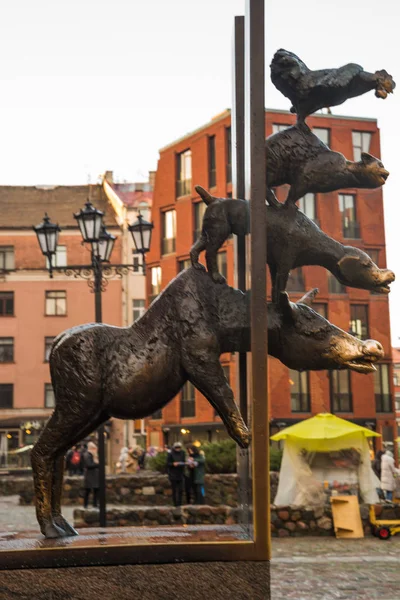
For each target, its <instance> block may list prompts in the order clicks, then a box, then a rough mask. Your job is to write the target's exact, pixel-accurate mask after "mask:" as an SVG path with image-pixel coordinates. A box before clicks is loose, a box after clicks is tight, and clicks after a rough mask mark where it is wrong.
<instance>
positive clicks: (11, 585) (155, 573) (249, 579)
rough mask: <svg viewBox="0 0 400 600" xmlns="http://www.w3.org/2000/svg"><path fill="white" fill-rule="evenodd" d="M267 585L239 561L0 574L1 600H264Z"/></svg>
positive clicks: (265, 566) (258, 571)
mask: <svg viewBox="0 0 400 600" xmlns="http://www.w3.org/2000/svg"><path fill="white" fill-rule="evenodd" d="M171 552H173V548H171ZM269 581H270V573H269V562H244V561H243V562H240V561H239V562H210V563H185V564H163V565H125V566H113V567H78V568H67V569H32V570H31V569H27V570H16V571H3V572H1V573H0V582H1V584H0V589H1V597H2V598H7V600H13V599H14V598H15V600H46V599H48V600H50V599H51V600H99V598H107V599H108V600H114V599H115V600H117V599H118V600H132V598H140V599H141V600H204V598H212V599H213V600H269V599H270V597H271V596H270V591H269Z"/></svg>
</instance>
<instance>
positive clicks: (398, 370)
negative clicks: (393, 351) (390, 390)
mask: <svg viewBox="0 0 400 600" xmlns="http://www.w3.org/2000/svg"><path fill="white" fill-rule="evenodd" d="M393 385H395V386H398V385H400V364H399V363H394V365H393Z"/></svg>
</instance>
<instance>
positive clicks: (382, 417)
mask: <svg viewBox="0 0 400 600" xmlns="http://www.w3.org/2000/svg"><path fill="white" fill-rule="evenodd" d="M230 119H231V117H230V112H229V111H226V112H224V113H222V114H220V115H218V116H217V117H215V118H214V119H212V120H211V121H210V122H209V123H207V124H205V125H204V126H203V127H200V128H199V129H197V130H196V131H194V132H192V133H190V134H188V135H186V136H184V137H183V138H181V139H179V140H177V141H175V142H173V143H171V144H170V145H168V146H166V147H165V148H162V149H161V150H160V158H159V162H158V169H157V173H156V180H155V189H154V196H153V211H152V212H153V222H154V225H155V228H154V231H153V241H152V248H151V251H150V253H149V255H148V266H149V269H148V274H147V294H148V298H149V300H150V301H151V299H152V298H153V297H155V296H156V295H157V294H159V292H160V291H161V290H162V289H163V288H164V287H165V286H166V285H167V283H168V282H169V281H170V280H171V279H172V278H173V277H175V275H176V274H177V273H178V272H179V270H180V269H182V268H185V267H186V266H187V265H188V258H189V250H190V247H191V245H192V244H193V242H194V240H195V239H197V237H198V235H199V231H200V229H201V219H202V214H203V212H204V209H205V205H204V203H203V202H202V201H201V200H200V198H199V197H198V195H197V194H196V192H195V189H194V186H195V185H197V184H199V185H202V186H203V187H205V188H207V189H209V190H210V191H211V193H213V194H214V195H216V196H220V197H227V196H231V193H232V182H231V129H230V125H231V122H230ZM293 123H294V116H293V115H291V114H290V113H288V112H286V111H272V110H267V111H266V120H265V134H266V136H268V135H270V134H271V133H273V132H276V131H279V130H280V129H282V128H285V127H287V126H289V125H291V124H293ZM308 124H309V125H310V127H312V129H313V130H314V133H316V134H317V135H318V136H319V137H320V138H321V139H322V140H323V141H324V142H325V143H327V144H328V145H329V146H330V147H331V149H332V150H335V151H339V152H342V153H343V154H344V155H345V156H346V157H347V158H348V159H350V160H359V159H360V155H361V152H362V151H367V152H370V153H371V154H373V155H374V156H376V157H380V139H379V129H378V126H377V122H376V120H374V119H363V118H357V119H356V118H350V117H341V116H334V115H327V114H316V115H314V116H312V117H310V118H309V119H308ZM285 194H286V190H285V189H284V188H283V187H282V188H280V189H279V190H278V197H279V198H280V199H283V198H284V197H285ZM299 207H300V208H301V210H303V211H304V212H306V214H307V215H308V216H309V217H310V218H312V219H314V220H315V221H316V222H318V224H319V225H320V227H321V229H323V231H325V232H326V233H327V234H328V235H330V236H332V237H333V238H335V239H337V240H339V241H342V242H344V243H346V244H350V245H354V246H357V247H360V248H362V249H363V250H365V251H366V252H368V253H369V254H370V256H371V257H372V258H373V260H374V261H375V262H376V263H377V264H378V265H379V266H380V267H385V266H386V252H385V232H384V222H383V199H382V191H381V190H380V189H378V190H356V189H348V190H341V191H340V192H339V193H338V192H333V193H329V194H316V195H314V194H308V195H307V196H306V197H305V198H304V199H301V201H300V202H299ZM219 269H220V271H221V272H222V273H223V274H225V275H226V277H227V281H228V283H229V284H230V285H233V284H234V260H233V240H232V239H230V240H228V242H227V243H226V244H225V245H224V247H223V248H222V249H221V250H220V253H219ZM312 287H318V288H319V290H320V294H319V296H318V298H317V302H316V304H315V308H316V309H317V310H318V311H320V312H321V313H323V314H324V315H326V316H327V317H328V319H329V320H331V321H332V323H334V324H335V325H337V326H339V327H341V328H342V329H344V330H346V331H349V330H352V331H353V332H354V333H355V334H357V335H359V336H360V337H363V338H374V339H377V340H379V341H381V342H382V344H383V346H384V348H385V359H384V360H383V361H382V363H381V364H380V365H378V370H377V373H376V374H374V375H368V376H365V375H361V374H358V373H354V372H352V373H350V372H348V371H334V372H332V373H328V372H326V371H325V372H310V373H306V372H303V373H299V372H297V371H290V370H289V369H288V368H286V367H285V366H284V365H282V364H281V363H280V362H279V361H278V360H275V359H270V366H269V391H270V404H271V414H270V420H271V431H272V432H276V431H277V430H278V429H280V428H282V427H285V426H287V425H288V424H291V423H294V422H296V421H298V420H300V419H304V418H307V417H310V416H311V415H313V414H316V413H318V412H321V411H330V412H334V413H336V414H339V415H340V416H343V417H344V418H348V419H350V420H353V421H355V422H357V423H359V424H362V425H366V426H368V427H371V428H373V429H376V430H377V431H378V432H379V433H382V434H383V439H384V440H388V441H390V440H393V439H394V437H395V435H396V431H395V430H396V421H395V414H394V406H393V383H392V380H393V378H392V376H391V369H392V367H391V345H390V330H389V306H388V300H387V297H386V296H383V295H374V294H370V293H369V292H366V291H363V290H358V289H352V288H344V287H343V286H341V285H340V284H339V283H338V282H337V281H336V279H334V278H333V277H332V276H330V274H329V273H328V272H327V271H326V270H325V269H323V268H320V267H305V268H302V269H296V270H295V271H293V272H292V274H291V277H290V281H289V284H288V291H289V292H290V296H291V298H292V300H296V299H298V298H299V297H300V296H301V295H302V294H303V293H304V291H305V290H308V289H310V288H312ZM221 361H222V364H223V365H224V367H225V369H226V374H227V377H228V378H229V380H230V383H231V386H232V388H233V389H234V390H235V388H236V385H235V382H236V362H235V357H234V356H231V355H224V356H222V357H221ZM225 435H226V434H225V431H224V429H223V427H222V425H221V422H220V419H219V417H217V416H215V413H214V409H213V408H212V407H211V405H210V404H209V403H208V402H207V400H206V399H205V398H204V397H203V396H202V395H201V394H200V393H198V392H197V391H195V390H194V389H193V387H192V386H191V384H187V385H186V386H185V388H184V389H183V391H182V392H181V393H180V394H179V395H178V396H177V397H176V398H175V399H174V400H173V401H172V402H171V403H170V404H169V405H168V406H166V407H165V409H164V410H163V411H162V413H160V414H157V415H153V418H152V419H150V420H149V422H148V442H149V443H151V444H157V445H160V444H161V443H162V442H163V441H168V442H169V443H170V442H172V441H173V440H174V439H176V438H177V437H179V438H183V439H184V440H187V441H194V440H196V439H199V440H203V441H204V440H210V439H218V438H219V437H222V436H225ZM379 443H380V442H379V441H378V444H379Z"/></svg>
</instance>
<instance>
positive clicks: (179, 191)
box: [176, 179, 192, 198]
mask: <svg viewBox="0 0 400 600" xmlns="http://www.w3.org/2000/svg"><path fill="white" fill-rule="evenodd" d="M191 191H192V180H191V179H182V180H178V181H177V182H176V195H177V197H178V198H179V197H180V196H189V195H190V194H191Z"/></svg>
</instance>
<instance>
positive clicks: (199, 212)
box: [193, 202, 207, 242]
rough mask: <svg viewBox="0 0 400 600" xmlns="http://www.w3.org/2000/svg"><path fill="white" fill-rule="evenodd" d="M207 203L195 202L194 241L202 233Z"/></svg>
mask: <svg viewBox="0 0 400 600" xmlns="http://www.w3.org/2000/svg"><path fill="white" fill-rule="evenodd" d="M206 208H207V206H206V204H205V203H204V202H196V203H195V204H193V210H194V231H193V241H194V242H196V241H197V240H198V239H199V237H200V234H201V228H202V225H203V216H204V213H205V212H206Z"/></svg>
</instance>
